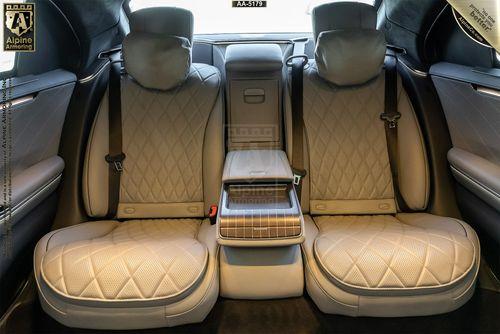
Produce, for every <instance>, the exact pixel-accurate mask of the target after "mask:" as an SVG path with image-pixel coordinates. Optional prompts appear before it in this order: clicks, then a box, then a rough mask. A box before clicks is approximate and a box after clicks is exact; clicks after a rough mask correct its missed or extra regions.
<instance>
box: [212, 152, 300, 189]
mask: <svg viewBox="0 0 500 334" xmlns="http://www.w3.org/2000/svg"><path fill="white" fill-rule="evenodd" d="M252 181H258V182H265V181H271V182H279V181H283V182H292V181H293V173H292V169H291V168H290V163H289V162H288V158H287V156H286V154H285V152H283V151H279V150H247V151H232V152H229V153H228V155H227V157H226V163H225V165H224V173H223V175H222V182H223V183H239V182H252Z"/></svg>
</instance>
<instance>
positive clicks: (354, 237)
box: [314, 214, 479, 294]
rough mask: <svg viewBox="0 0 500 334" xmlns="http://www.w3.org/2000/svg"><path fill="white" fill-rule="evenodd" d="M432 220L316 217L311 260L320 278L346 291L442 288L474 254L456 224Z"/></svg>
mask: <svg viewBox="0 0 500 334" xmlns="http://www.w3.org/2000/svg"><path fill="white" fill-rule="evenodd" d="M432 217H433V216H431V215H419V214H417V215H397V216H390V215H378V216H377V215H376V216H319V217H315V218H314V221H315V223H316V225H317V226H318V228H319V234H318V237H317V238H316V240H315V242H314V256H315V258H316V260H317V262H318V264H319V266H320V268H321V269H322V270H323V272H324V273H325V275H326V276H328V277H329V279H330V280H331V281H333V282H334V283H335V284H337V285H339V286H341V287H343V288H344V289H347V290H348V291H350V292H355V293H360V294H363V293H369V292H370V291H376V292H377V293H379V292H381V291H384V290H390V291H394V292H395V291H409V290H415V289H418V290H419V291H422V290H426V289H431V290H433V291H434V290H435V289H447V288H449V287H450V285H454V284H457V283H459V282H460V281H461V280H462V279H463V278H464V277H466V276H467V274H468V273H469V272H470V271H471V270H472V269H473V267H475V265H474V264H475V262H476V261H475V259H476V258H477V255H478V252H479V250H478V249H476V246H475V245H474V243H473V242H472V238H473V237H474V236H470V235H467V229H466V228H465V226H463V225H462V223H461V222H460V221H458V220H455V219H445V218H441V219H440V220H439V222H438V223H436V224H433V221H432V219H433V218H432ZM429 218H430V219H431V221H430V223H429V221H428V220H429ZM443 219H445V220H443ZM353 290H354V291H353Z"/></svg>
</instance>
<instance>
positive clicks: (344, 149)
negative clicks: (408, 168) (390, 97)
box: [304, 64, 394, 200]
mask: <svg viewBox="0 0 500 334" xmlns="http://www.w3.org/2000/svg"><path fill="white" fill-rule="evenodd" d="M316 71H317V70H316V67H315V65H314V64H313V65H311V66H310V67H309V68H308V69H306V70H305V72H304V123H305V129H306V133H307V140H308V147H309V161H310V171H309V177H310V181H311V182H310V199H311V200H321V199H329V200H335V199H339V200H340V199H344V200H371V199H387V198H393V197H394V194H393V186H392V178H391V170H390V165H389V158H388V154H387V143H386V139H385V130H384V123H383V122H382V121H381V120H380V114H381V113H382V112H383V110H384V91H385V87H384V76H383V75H381V76H380V77H379V78H378V79H376V80H375V81H373V82H371V83H369V84H366V85H363V86H359V87H354V88H349V87H342V88H339V87H335V86H333V85H331V84H329V83H327V82H326V81H324V80H323V79H321V78H320V77H319V76H318V74H317V72H316Z"/></svg>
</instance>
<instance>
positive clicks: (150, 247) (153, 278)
mask: <svg viewBox="0 0 500 334" xmlns="http://www.w3.org/2000/svg"><path fill="white" fill-rule="evenodd" d="M98 223H99V222H97V223H94V224H96V225H97V224H98ZM200 223H201V220H196V219H160V220H131V221H126V222H122V223H118V222H115V226H114V228H111V229H110V230H108V231H107V233H106V234H104V235H102V236H99V237H94V238H89V239H85V240H76V241H70V242H67V243H64V242H59V243H58V245H56V246H54V247H53V248H50V249H49V250H48V251H47V252H46V253H45V255H44V256H43V258H42V261H41V265H40V273H41V278H42V280H43V282H44V283H45V284H47V286H48V287H49V288H50V289H51V290H53V292H55V293H57V294H59V295H62V296H64V297H66V298H70V299H75V300H85V301H88V300H93V301H99V302H124V301H134V300H136V301H137V300H142V301H144V300H148V301H150V300H157V299H168V298H172V297H175V296H178V295H180V294H182V293H183V292H185V291H187V290H188V289H190V287H192V286H194V285H195V284H196V283H197V282H198V281H199V280H200V279H201V278H202V277H203V273H204V271H205V269H206V267H207V259H208V251H207V247H206V246H205V245H203V244H201V243H200V242H199V241H198V240H197V239H196V234H197V232H198V229H199V227H200Z"/></svg>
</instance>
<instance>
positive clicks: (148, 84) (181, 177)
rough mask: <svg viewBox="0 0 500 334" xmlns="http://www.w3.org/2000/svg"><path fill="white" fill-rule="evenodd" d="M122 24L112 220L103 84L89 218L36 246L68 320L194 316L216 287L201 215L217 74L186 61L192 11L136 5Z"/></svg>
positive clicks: (52, 308) (44, 276) (96, 324)
mask: <svg viewBox="0 0 500 334" xmlns="http://www.w3.org/2000/svg"><path fill="white" fill-rule="evenodd" d="M172 22H174V23H172ZM130 26H131V33H130V34H129V35H128V36H127V37H126V38H125V40H124V42H123V52H122V53H123V57H124V65H125V66H124V67H125V70H126V72H127V74H125V75H123V76H122V80H121V89H122V129H123V130H122V132H123V135H122V137H123V145H122V148H123V152H124V153H125V155H126V158H125V160H124V162H123V168H124V169H123V172H122V174H121V182H120V196H119V204H118V209H117V215H116V219H112V220H102V219H103V217H106V215H107V212H108V190H109V189H108V182H107V180H108V164H107V162H106V161H105V158H104V157H105V156H106V154H107V153H108V141H109V139H108V137H109V134H108V97H107V93H106V94H105V96H104V98H103V100H102V102H101V105H100V107H99V109H98V111H97V115H96V118H95V121H94V124H93V127H92V130H91V133H90V138H89V142H88V146H87V152H86V159H85V166H84V177H83V187H82V188H83V199H84V204H85V208H86V211H87V214H88V215H89V216H90V217H93V218H95V220H94V221H92V222H87V223H82V224H77V225H74V226H69V227H66V228H63V229H60V230H56V231H53V232H51V233H49V234H48V235H46V236H45V237H43V238H42V239H41V240H40V241H39V243H38V245H37V247H36V250H35V276H36V280H37V284H38V289H39V297H40V301H41V305H42V307H43V309H44V310H45V312H47V313H48V314H49V315H51V316H52V317H53V318H55V319H56V320H57V321H59V322H60V323H62V324H64V325H66V326H69V327H79V328H91V329H139V328H154V327H167V326H175V325H180V324H184V323H191V322H199V321H202V320H203V319H204V318H205V316H206V315H207V314H208V312H209V311H210V309H211V308H212V306H213V305H214V303H215V302H216V300H217V296H218V289H219V283H218V267H217V263H218V260H217V256H218V247H217V243H216V240H215V237H216V233H215V230H214V228H215V227H214V226H212V225H210V222H209V221H208V219H205V218H204V216H205V212H208V207H209V206H210V205H211V204H213V203H217V201H218V197H219V191H220V186H221V185H220V180H221V177H222V164H223V159H224V146H223V123H222V119H223V118H222V103H221V95H220V94H219V90H220V81H221V78H220V74H219V72H218V70H217V69H216V68H214V67H212V66H208V65H203V64H191V50H190V48H191V43H192V32H193V17H192V14H191V13H190V12H188V11H185V10H182V9H177V8H161V9H158V8H155V9H144V10H140V11H137V12H134V13H133V14H132V16H131V17H130ZM208 162H210V163H208ZM99 219H101V220H99Z"/></svg>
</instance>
